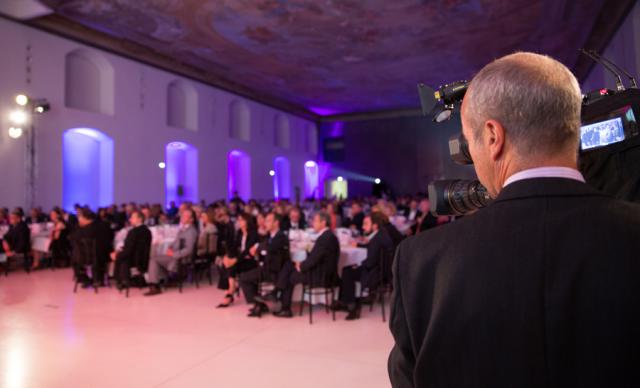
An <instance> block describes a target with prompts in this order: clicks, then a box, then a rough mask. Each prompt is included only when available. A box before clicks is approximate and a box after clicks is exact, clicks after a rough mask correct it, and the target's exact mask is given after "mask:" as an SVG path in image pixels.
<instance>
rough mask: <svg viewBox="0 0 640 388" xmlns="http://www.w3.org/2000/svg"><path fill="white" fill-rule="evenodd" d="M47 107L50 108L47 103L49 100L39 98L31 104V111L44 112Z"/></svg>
mask: <svg viewBox="0 0 640 388" xmlns="http://www.w3.org/2000/svg"><path fill="white" fill-rule="evenodd" d="M49 109H51V105H50V104H49V102H48V101H47V100H45V99H40V100H36V101H34V104H33V111H34V112H36V113H44V112H46V111H48V110H49Z"/></svg>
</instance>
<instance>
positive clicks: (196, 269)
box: [191, 233, 216, 288]
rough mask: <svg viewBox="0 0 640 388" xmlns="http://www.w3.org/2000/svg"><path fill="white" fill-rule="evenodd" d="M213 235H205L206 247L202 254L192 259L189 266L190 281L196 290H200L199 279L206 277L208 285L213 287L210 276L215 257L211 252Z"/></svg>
mask: <svg viewBox="0 0 640 388" xmlns="http://www.w3.org/2000/svg"><path fill="white" fill-rule="evenodd" d="M214 235H215V234H214V233H207V234H206V245H205V250H204V254H202V255H197V254H196V256H195V257H194V259H193V262H192V265H191V276H192V280H193V281H194V282H195V283H196V288H200V279H201V278H202V277H203V276H206V277H207V280H208V281H209V285H210V286H211V285H213V279H212V276H211V266H212V265H213V259H214V257H215V256H216V254H215V252H213V251H212V249H211V248H212V247H211V246H210V245H211V238H212V236H214Z"/></svg>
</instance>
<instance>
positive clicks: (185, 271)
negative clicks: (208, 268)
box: [169, 239, 199, 294]
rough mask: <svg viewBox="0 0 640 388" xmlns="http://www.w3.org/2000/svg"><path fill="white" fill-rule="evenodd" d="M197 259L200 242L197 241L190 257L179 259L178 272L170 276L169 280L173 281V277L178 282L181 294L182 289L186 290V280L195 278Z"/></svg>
mask: <svg viewBox="0 0 640 388" xmlns="http://www.w3.org/2000/svg"><path fill="white" fill-rule="evenodd" d="M197 257H198V240H197V239H196V242H195V244H194V245H193V250H192V252H191V255H190V256H188V257H184V258H181V259H179V260H178V264H177V268H176V272H175V273H173V274H169V278H170V279H171V278H172V277H173V278H174V280H175V281H176V283H177V285H178V292H180V293H181V294H182V289H183V288H184V282H185V280H187V279H188V278H189V275H191V276H192V277H193V273H194V268H195V263H196V260H197ZM196 285H197V283H196ZM198 287H199V286H198Z"/></svg>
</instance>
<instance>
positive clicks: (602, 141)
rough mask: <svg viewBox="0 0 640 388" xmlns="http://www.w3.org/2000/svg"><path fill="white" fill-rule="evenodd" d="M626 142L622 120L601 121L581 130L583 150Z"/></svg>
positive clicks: (619, 118) (618, 118) (585, 126)
mask: <svg viewBox="0 0 640 388" xmlns="http://www.w3.org/2000/svg"><path fill="white" fill-rule="evenodd" d="M623 140H624V126H623V125H622V118H621V117H616V118H614V119H611V120H605V121H600V122H597V123H593V124H588V125H584V126H582V127H581V128H580V141H581V144H582V145H581V148H582V149H583V150H588V149H592V148H598V147H604V146H606V145H609V144H613V143H617V142H620V141H623Z"/></svg>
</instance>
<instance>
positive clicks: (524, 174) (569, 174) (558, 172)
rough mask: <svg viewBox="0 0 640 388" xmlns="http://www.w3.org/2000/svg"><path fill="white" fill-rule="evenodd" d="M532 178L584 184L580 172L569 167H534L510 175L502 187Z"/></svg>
mask: <svg viewBox="0 0 640 388" xmlns="http://www.w3.org/2000/svg"><path fill="white" fill-rule="evenodd" d="M533 178H566V179H573V180H576V181H580V182H583V183H584V182H585V180H584V177H583V176H582V174H581V173H580V171H578V170H576V169H573V168H569V167H536V168H530V169H528V170H524V171H520V172H517V173H515V174H513V175H511V176H510V177H509V178H507V180H506V181H505V182H504V185H503V186H502V187H506V186H507V185H510V184H511V183H514V182H517V181H521V180H525V179H533Z"/></svg>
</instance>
